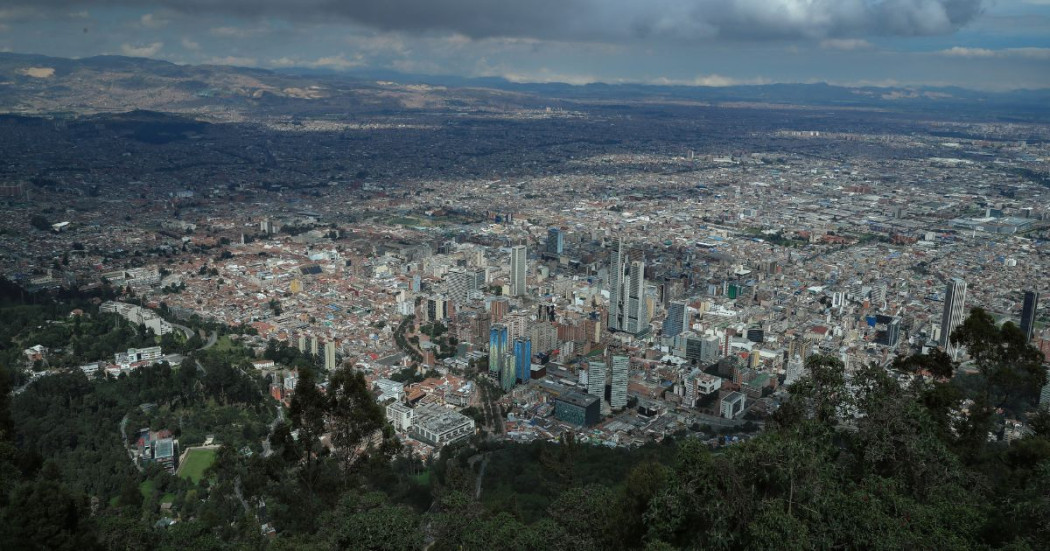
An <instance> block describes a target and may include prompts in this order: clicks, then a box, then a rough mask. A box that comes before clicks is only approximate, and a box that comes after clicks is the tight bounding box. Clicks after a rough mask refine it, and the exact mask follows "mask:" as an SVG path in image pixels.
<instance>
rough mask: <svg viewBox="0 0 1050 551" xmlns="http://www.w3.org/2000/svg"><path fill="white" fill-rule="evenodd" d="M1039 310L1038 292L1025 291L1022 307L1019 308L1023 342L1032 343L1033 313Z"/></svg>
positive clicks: (1033, 329)
mask: <svg viewBox="0 0 1050 551" xmlns="http://www.w3.org/2000/svg"><path fill="white" fill-rule="evenodd" d="M1038 309H1039V292H1038V291H1025V293H1024V306H1022V307H1021V332H1022V333H1024V340H1025V342H1031V341H1032V334H1033V333H1034V332H1035V312H1036V310H1038Z"/></svg>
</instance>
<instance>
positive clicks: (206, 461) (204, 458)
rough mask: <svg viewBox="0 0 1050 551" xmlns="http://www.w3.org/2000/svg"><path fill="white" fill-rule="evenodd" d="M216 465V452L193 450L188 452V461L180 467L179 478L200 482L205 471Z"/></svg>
mask: <svg viewBox="0 0 1050 551" xmlns="http://www.w3.org/2000/svg"><path fill="white" fill-rule="evenodd" d="M212 463H215V450H201V449H193V450H189V451H188V452H186V460H185V461H183V462H182V465H179V476H181V477H183V478H188V479H190V480H192V481H193V482H194V483H197V482H200V481H201V477H202V476H204V471H205V470H207V469H208V467H211V464H212Z"/></svg>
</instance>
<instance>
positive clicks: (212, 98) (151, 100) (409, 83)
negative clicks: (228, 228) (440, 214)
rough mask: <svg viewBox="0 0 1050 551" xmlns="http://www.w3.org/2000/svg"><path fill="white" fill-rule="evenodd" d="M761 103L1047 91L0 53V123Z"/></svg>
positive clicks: (854, 102) (963, 108) (1006, 97)
mask: <svg viewBox="0 0 1050 551" xmlns="http://www.w3.org/2000/svg"><path fill="white" fill-rule="evenodd" d="M617 103H624V104H638V103H676V104H682V103H685V104H689V103H696V104H748V103H750V104H763V105H766V106H781V107H790V106H794V107H803V108H805V107H808V108H826V107H834V108H862V109H879V110H890V111H904V112H922V113H926V114H931V115H935V116H936V115H939V116H948V117H953V118H975V117H976V118H985V119H991V120H1001V121H1034V120H1040V121H1043V120H1048V119H1050V90H1047V89H1042V90H1017V91H1011V92H983V91H975V90H968V89H962V88H932V87H850V86H835V85H830V84H767V85H747V86H725V87H705V86H663V85H645V84H587V85H570V84H561V83H516V82H510V81H507V80H505V79H502V78H492V77H488V78H465V77H455V76H435V75H414V74H405V73H397V72H392V71H377V70H371V71H370V70H360V71H355V72H345V73H337V72H328V71H317V70H309V69H285V70H277V71H274V70H267V69H256V68H245V67H232V66H220V65H178V64H175V63H171V62H167V61H161V60H154V59H146V58H132V57H124V56H95V57H87V58H83V59H66V58H57V57H48V56H41V55H32V54H16V53H0V112H4V113H18V114H48V115H73V116H75V115H82V114H93V113H107V112H126V111H131V110H136V109H146V110H154V111H163V112H169V113H184V114H190V115H193V116H194V117H197V118H202V119H209V120H250V119H252V118H254V117H265V116H280V115H294V116H322V115H324V116H331V115H346V116H355V115H362V116H367V115H378V114H396V113H398V112H404V111H439V112H440V111H448V112H457V111H458V112H508V111H514V110H522V109H537V108H544V107H557V108H573V107H574V106H583V105H587V104H602V105H606V106H608V105H610V104H613V105H615V104H617Z"/></svg>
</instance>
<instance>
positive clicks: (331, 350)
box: [324, 341, 335, 371]
mask: <svg viewBox="0 0 1050 551" xmlns="http://www.w3.org/2000/svg"><path fill="white" fill-rule="evenodd" d="M324 368H325V369H327V370H328V371H332V370H333V369H335V341H327V342H325V343H324Z"/></svg>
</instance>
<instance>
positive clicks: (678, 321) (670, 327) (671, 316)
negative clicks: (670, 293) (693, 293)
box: [663, 301, 688, 337]
mask: <svg viewBox="0 0 1050 551" xmlns="http://www.w3.org/2000/svg"><path fill="white" fill-rule="evenodd" d="M687 311H688V309H687V308H686V306H685V303H684V302H679V301H675V302H672V303H671V304H669V305H668V306H667V319H665V320H664V325H663V334H664V336H665V337H674V336H677V335H680V334H682V331H683V330H685V328H686V327H687V326H688V320H686V312H687Z"/></svg>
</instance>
